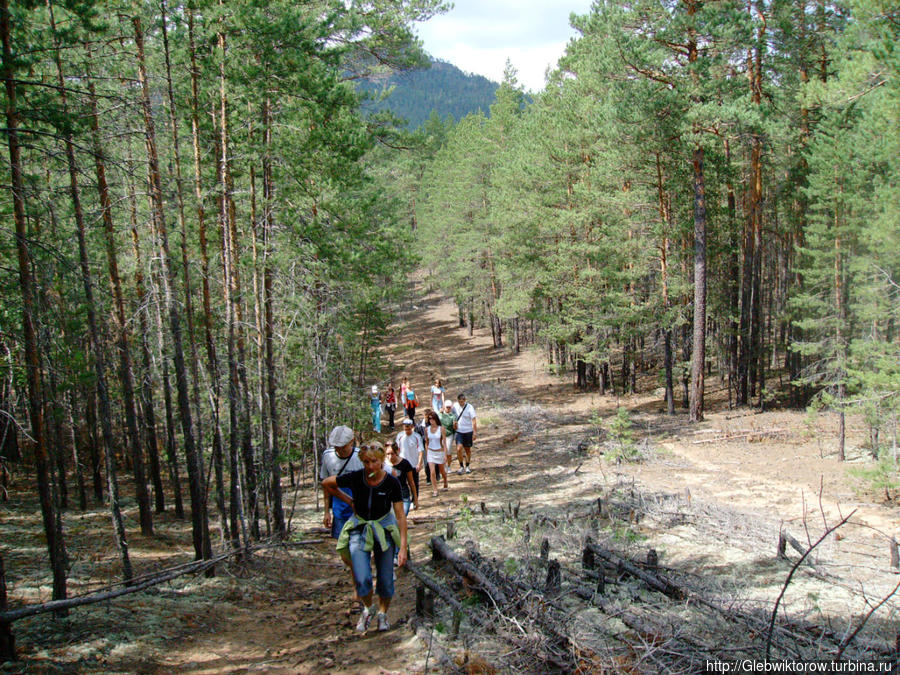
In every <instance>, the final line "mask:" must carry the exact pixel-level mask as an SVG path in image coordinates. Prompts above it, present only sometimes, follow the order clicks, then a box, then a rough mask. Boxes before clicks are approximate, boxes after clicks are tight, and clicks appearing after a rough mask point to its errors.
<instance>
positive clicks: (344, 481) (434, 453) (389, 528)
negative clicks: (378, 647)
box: [319, 377, 478, 633]
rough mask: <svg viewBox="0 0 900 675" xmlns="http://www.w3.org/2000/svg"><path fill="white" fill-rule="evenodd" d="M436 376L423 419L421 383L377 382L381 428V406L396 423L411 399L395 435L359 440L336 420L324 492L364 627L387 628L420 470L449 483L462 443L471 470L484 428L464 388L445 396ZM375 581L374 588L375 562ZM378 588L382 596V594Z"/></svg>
mask: <svg viewBox="0 0 900 675" xmlns="http://www.w3.org/2000/svg"><path fill="white" fill-rule="evenodd" d="M444 393H445V391H444V387H443V385H442V383H441V380H440V379H436V380H435V381H434V384H433V385H432V387H431V394H432V397H431V408H425V410H424V415H423V417H422V420H421V422H419V423H418V424H417V423H416V409H417V408H418V407H419V404H418V398H417V397H416V394H415V391H414V390H413V389H412V387H411V386H410V385H409V381H408V379H407V378H405V377H404V378H403V380H402V383H401V385H400V390H399V392H398V391H397V390H395V388H394V386H393V384H389V385H388V387H387V389H386V391H385V392H384V393H379V391H378V386H377V385H374V386H373V387H372V426H373V430H374V431H376V432H379V433H380V432H381V412H382V407H383V408H384V409H385V412H387V414H388V416H389V426H390V430H391V431H393V430H394V416H395V412H396V407H397V404H398V403H401V404H402V405H403V407H404V409H405V410H404V411H405V415H406V416H405V417H404V418H403V419H402V421H401V424H402V426H403V429H402V430H401V431H400V432H399V433H397V435H396V437H395V438H393V439H392V440H390V441H388V442H386V443H385V444H382V443H381V442H379V441H377V440H371V441H369V442H366V443H361V444H360V445H359V446H358V447H355V444H354V441H355V434H354V433H353V430H352V429H351V428H350V427H347V426H344V425H341V426H337V427H335V428H334V429H333V430H332V431H331V434H330V435H329V437H328V448H327V449H326V450H325V452H324V453H323V455H322V461H321V465H320V468H319V477H320V479H321V480H322V488H323V490H324V492H325V516H324V519H323V525H324V526H325V527H326V528H330V530H331V536H332V537H334V538H335V539H337V550H338V553H339V554H340V556H341V559H342V560H343V561H344V563H345V564H346V565H347V567H349V568H350V571H351V573H352V575H353V582H354V584H355V587H356V596H357V598H358V599H359V600H360V601H361V602H362V605H363V609H362V614H361V615H360V618H359V621H358V622H357V624H356V630H357V631H359V632H361V633H364V632H366V631H367V630H369V628H370V627H371V626H372V622H373V621H374V622H375V625H376V626H377V629H378V630H380V631H383V630H388V628H389V627H390V624H389V622H388V619H387V611H388V607H389V606H390V603H391V598H392V597H393V595H394V580H395V574H394V569H393V568H394V566H395V565H396V566H400V567H402V566H403V565H404V564H406V558H407V552H408V546H407V525H406V516H407V514H408V513H409V512H410V510H413V509H417V508H419V495H420V491H419V474H420V472H421V471H422V470H423V469H424V470H425V475H426V481H427V482H428V483H430V484H431V493H432V496H434V497H436V496H437V495H438V481H439V480H441V481H442V482H443V485H442V488H443V489H444V490H446V489H448V488H449V484H448V481H447V470H448V467H449V465H450V462H451V461H452V457H453V453H452V451H453V446H454V445H455V446H456V453H457V458H458V460H459V469H458V470H457V473H458V474H465V473H471V472H472V470H471V468H470V463H471V460H472V445H473V444H474V442H475V439H476V436H477V434H478V418H477V415H476V413H475V408H474V407H472V405H471V404H470V403H469V402H468V401H467V400H466V395H465V394H462V393H461V394H459V396H457V400H456V402H455V403H454V402H453V401H452V400H450V398H445V396H444ZM373 561H374V563H375V570H376V582H375V586H374V589H373V579H372V562H373ZM376 596H377V602H376Z"/></svg>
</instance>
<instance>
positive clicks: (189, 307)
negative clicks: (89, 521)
mask: <svg viewBox="0 0 900 675" xmlns="http://www.w3.org/2000/svg"><path fill="white" fill-rule="evenodd" d="M160 26H161V28H162V37H163V54H164V56H165V63H166V94H167V97H168V101H169V127H170V130H171V132H172V148H173V154H174V159H175V197H176V202H177V204H178V229H179V232H180V234H181V274H182V283H183V284H184V315H185V323H186V325H187V335H188V347H189V348H190V353H191V362H190V367H191V392H192V394H193V403H194V410H195V411H196V413H197V419H196V423H195V425H194V426H195V428H196V429H197V447H198V448H200V452H201V453H202V449H203V424H202V416H201V415H200V371H199V363H200V357H199V355H198V353H197V340H196V333H195V331H194V308H193V300H192V296H191V268H190V265H189V264H188V245H187V224H186V222H185V217H184V182H183V181H182V178H181V145H180V142H179V139H178V115H177V112H176V108H175V92H174V90H173V87H172V63H171V59H170V56H169V31H168V28H167V19H166V0H161V2H160ZM198 457H199V462H200V465H201V467H200V468H201V471H202V468H203V467H202V464H203V459H202V454H200V453H198ZM204 499H205V497H204Z"/></svg>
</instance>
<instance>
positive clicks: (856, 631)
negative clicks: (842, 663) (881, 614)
mask: <svg viewBox="0 0 900 675" xmlns="http://www.w3.org/2000/svg"><path fill="white" fill-rule="evenodd" d="M898 589H900V583H898V584H897V585H896V586H894V590H892V591H891V592H890V593H888V594H887V595H886V596H884V597H883V598H882V599H881V602H879V603H878V604H877V605H875V606H874V607H872V609H870V610H869V612H868V614H866V615H865V616H864V617H863V620H862V621H860V622H859V625H858V626H857V627H856V628H855V629H854V630H853V632H852V633H850V635H848V636H847V637H845V638H844V639H843V640H841V644H840V646H839V647H838V651H837V654H836V655H835V658H836V659H839V658H841V655H842V654H843V653H844V650H845V649H846V648H847V646H848V645H849V644H850V643H851V642H853V640H854V638H856V636H857V635H858V634H859V631H861V630H862V629H863V627H864V626H865V625H866V623H867V622H868V621H869V619H870V618H871V617H872V615H873V614H875V612H877V611H878V610H879V609H880V608H881V606H882V605H883V604H884V603H886V602H887V601H888V600H890V599H891V597H892V596H893V595H894V593H896V592H897V590H898Z"/></svg>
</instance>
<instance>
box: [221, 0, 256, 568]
mask: <svg viewBox="0 0 900 675" xmlns="http://www.w3.org/2000/svg"><path fill="white" fill-rule="evenodd" d="M219 4H220V6H221V4H222V3H221V1H220V3H219ZM218 46H219V51H220V61H219V111H218V114H219V153H220V154H219V161H218V170H217V173H218V177H219V186H220V190H221V195H220V197H221V198H220V202H219V217H220V218H219V224H220V226H221V234H222V270H223V274H224V284H223V287H224V292H225V323H226V326H227V330H228V408H229V421H230V434H229V446H228V447H229V459H230V463H231V513H230V516H231V543H232V547H233V548H240V546H241V541H243V542H244V544H245V551H247V553H245V554H247V555H248V554H249V541H250V540H249V535H248V531H247V520H246V517H245V514H244V495H243V485H242V483H243V481H242V480H241V467H240V459H239V456H238V446H239V441H243V439H244V437H245V436H246V434H245V433H244V431H245V430H244V429H243V419H244V416H243V411H242V409H241V404H242V397H241V391H240V386H241V382H240V374H239V372H238V371H239V365H238V354H237V346H238V341H239V339H240V338H239V335H238V332H239V330H240V327H239V324H238V319H237V317H236V313H237V308H238V307H239V303H238V302H237V301H236V299H235V297H234V295H235V293H236V292H237V289H238V288H239V286H238V284H237V282H236V280H235V279H234V275H235V272H236V269H235V268H234V263H235V262H236V261H237V257H236V256H235V255H234V252H233V250H232V243H233V237H232V220H233V217H234V213H233V211H232V208H231V195H230V192H229V190H230V178H229V164H228V96H227V88H226V77H225V58H226V42H225V33H224V32H221V31H220V32H219V34H218Z"/></svg>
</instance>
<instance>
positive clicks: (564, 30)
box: [417, 0, 591, 93]
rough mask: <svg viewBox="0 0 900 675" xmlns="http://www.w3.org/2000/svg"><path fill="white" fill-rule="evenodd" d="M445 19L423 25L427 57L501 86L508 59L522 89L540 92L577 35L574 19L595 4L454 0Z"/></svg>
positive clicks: (566, 0)
mask: <svg viewBox="0 0 900 675" xmlns="http://www.w3.org/2000/svg"><path fill="white" fill-rule="evenodd" d="M453 4H454V7H453V9H451V10H450V11H449V12H447V13H446V14H442V15H440V16H436V17H434V18H433V19H431V20H430V21H427V22H425V23H421V24H418V26H417V32H418V34H419V37H420V38H421V39H422V42H423V44H424V47H425V51H427V52H428V53H429V54H431V55H432V56H433V57H435V58H437V59H441V60H442V61H449V62H450V63H452V64H453V65H455V66H456V67H458V68H460V69H461V70H464V71H466V72H469V73H476V74H478V75H484V76H485V77H487V78H489V79H491V80H493V81H495V82H500V81H501V80H502V79H503V68H504V66H505V65H506V60H507V59H509V60H510V61H511V62H512V64H513V66H514V67H515V68H516V70H517V71H518V80H519V84H520V85H521V86H522V87H523V88H524V89H525V90H526V91H531V92H535V93H536V92H538V91H540V90H542V89H543V88H544V73H545V71H546V69H547V67H548V66H550V67H551V68H553V67H555V66H556V62H557V61H558V60H559V57H560V56H562V55H563V52H564V51H565V48H566V44H567V43H568V41H569V39H570V38H572V37H575V36H576V31H575V30H574V29H573V28H572V27H571V26H569V15H570V14H571V13H573V12H574V13H575V14H587V13H588V11H589V10H590V7H591V0H454V3H453Z"/></svg>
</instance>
